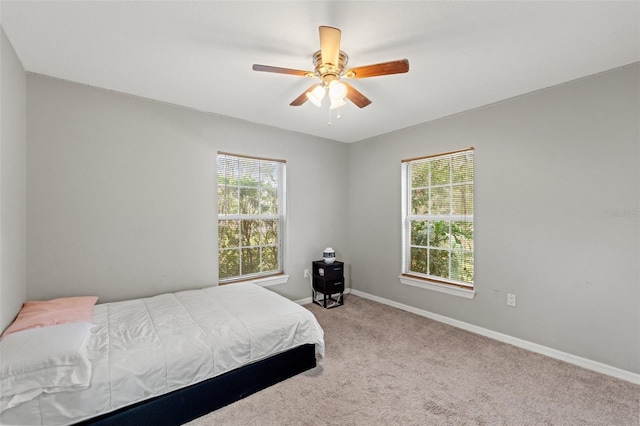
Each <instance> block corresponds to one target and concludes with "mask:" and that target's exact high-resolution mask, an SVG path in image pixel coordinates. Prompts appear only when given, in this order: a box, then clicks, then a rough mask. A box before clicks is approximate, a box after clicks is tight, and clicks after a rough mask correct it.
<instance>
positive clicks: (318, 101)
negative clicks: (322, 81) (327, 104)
mask: <svg viewBox="0 0 640 426" xmlns="http://www.w3.org/2000/svg"><path fill="white" fill-rule="evenodd" d="M324 92H325V90H324V87H322V86H316V87H315V88H314V89H313V90H312V91H310V92H307V99H309V100H310V101H311V102H312V103H313V104H314V105H315V106H320V105H322V99H324Z"/></svg>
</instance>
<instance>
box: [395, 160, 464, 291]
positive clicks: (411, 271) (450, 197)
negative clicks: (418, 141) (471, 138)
mask: <svg viewBox="0 0 640 426" xmlns="http://www.w3.org/2000/svg"><path fill="white" fill-rule="evenodd" d="M473 153H474V151H473V148H469V149H466V150H463V151H456V152H450V153H446V154H440V155H434V156H429V157H423V158H417V159H410V160H403V161H402V217H403V227H402V228H403V232H402V238H403V256H402V264H403V271H402V272H403V274H405V275H409V276H412V277H416V278H423V279H425V280H428V281H435V282H437V283H443V284H453V285H457V286H462V287H466V288H473V272H474V255H473V253H474V244H473V241H474V234H473V182H474V178H473Z"/></svg>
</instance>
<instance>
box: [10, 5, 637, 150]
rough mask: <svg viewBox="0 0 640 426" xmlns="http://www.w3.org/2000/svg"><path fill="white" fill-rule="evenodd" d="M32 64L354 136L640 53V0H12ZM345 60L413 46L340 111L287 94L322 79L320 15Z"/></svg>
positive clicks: (286, 125)
mask: <svg viewBox="0 0 640 426" xmlns="http://www.w3.org/2000/svg"><path fill="white" fill-rule="evenodd" d="M0 12H1V15H0V16H1V19H2V27H3V28H4V30H5V32H6V34H7V36H8V37H9V40H10V41H11V43H12V45H13V47H14V48H15V50H16V52H17V54H18V57H19V58H20V60H21V61H22V64H23V66H24V68H25V69H26V70H27V71H29V72H33V73H38V74H44V75H49V76H53V77H57V78H62V79H65V80H70V81H74V82H79V83H83V84H88V85H91V86H96V87H100V88H105V89H109V90H114V91H117V92H123V93H128V94H132V95H136V96H141V97H145V98H149V99H154V100H159V101H163V102H169V103H172V104H177V105H183V106H186V107H189V108H195V109H197V110H202V111H209V112H212V113H216V114H221V115H226V116H231V117H237V118H240V119H243V120H248V121H251V122H255V123H262V124H267V125H270V126H275V127H279V128H282V129H287V130H291V131H296V132H301V133H306V134H310V135H316V136H321V137H325V138H329V139H333V140H337V141H343V142H354V141H359V140H362V139H367V138H370V137H373V136H376V135H380V134H384V133H388V132H392V131H394V130H398V129H401V128H405V127H408V126H413V125H416V124H419V123H423V122H426V121H430V120H434V119H437V118H440V117H444V116H447V115H451V114H455V113H458V112H461V111H465V110H469V109H472V108H476V107H480V106H483V105H487V104H490V103H493V102H496V101H500V100H503V99H507V98H511V97H514V96H518V95H522V94H525V93H528V92H531V91H535V90H538V89H542V88H545V87H549V86H552V85H556V84H559V83H563V82H566V81H569V80H573V79H576V78H580V77H584V76H588V75H591V74H595V73H598V72H601V71H605V70H609V69H612V68H615V67H619V66H622V65H627V64H629V63H632V62H637V61H640V34H639V27H640V3H639V2H638V1H627V2H610V1H602V2H585V1H566V2H564V1H563V2H560V1H556V2H538V1H536V2H524V1H509V2H507V1H503V2H497V1H486V2H485V1H471V2H457V1H455V2H454V1H409V2H400V1H365V2H358V1H314V2H310V1H284V2H273V1H259V2H246V1H227V2H221V1H169V2H168V1H162V2H161V1H139V2H133V1H107V2H98V1H82V2H81V1H75V2H62V1H44V2H30V1H8V0H2V3H1V10H0ZM320 25H328V26H334V27H337V28H340V29H341V30H342V44H341V49H342V50H343V51H345V52H346V53H347V54H348V55H349V58H350V61H349V65H350V66H361V65H369V64H375V63H379V62H385V61H389V60H395V59H402V58H407V59H409V63H410V71H409V73H407V74H398V75H392V76H382V77H373V78H368V79H361V80H352V81H351V84H352V85H353V86H354V87H355V88H356V89H358V90H359V91H361V92H362V93H363V94H364V95H366V96H367V97H369V99H371V100H372V101H373V103H372V104H371V105H369V106H368V107H366V108H363V109H359V108H357V107H356V106H354V105H353V104H351V103H349V104H348V105H347V106H345V107H343V108H342V111H341V113H342V118H341V119H340V120H337V119H336V117H335V112H334V116H333V120H332V122H333V124H332V126H328V125H327V122H328V119H329V108H328V106H327V105H325V106H323V107H322V108H318V107H316V106H314V105H313V104H311V103H310V102H307V103H305V104H304V105H303V106H301V107H291V106H289V103H290V102H291V101H292V100H293V99H294V98H296V97H297V96H298V95H299V94H301V93H302V92H303V91H304V90H306V89H307V88H308V87H309V86H310V85H311V84H312V83H313V81H312V80H311V79H308V78H306V77H295V76H290V75H282V74H270V73H261V72H254V71H252V69H251V65H252V64H254V63H258V64H265V65H273V66H278V67H286V68H295V69H302V70H312V69H313V65H312V61H311V55H312V54H313V53H314V52H315V51H316V50H318V49H319V40H318V26H320Z"/></svg>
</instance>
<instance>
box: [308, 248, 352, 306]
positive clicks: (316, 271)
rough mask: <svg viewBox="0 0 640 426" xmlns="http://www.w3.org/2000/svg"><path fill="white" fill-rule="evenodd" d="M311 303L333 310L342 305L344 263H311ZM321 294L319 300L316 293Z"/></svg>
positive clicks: (321, 261)
mask: <svg viewBox="0 0 640 426" xmlns="http://www.w3.org/2000/svg"><path fill="white" fill-rule="evenodd" d="M311 266H312V270H313V275H312V277H313V297H312V299H313V303H315V304H316V305H320V306H322V307H323V308H327V309H328V308H335V307H337V306H342V305H344V262H338V261H335V262H333V263H325V262H324V260H315V261H313V262H312V265H311ZM318 292H320V293H322V297H321V298H319V297H318V295H317V293H318Z"/></svg>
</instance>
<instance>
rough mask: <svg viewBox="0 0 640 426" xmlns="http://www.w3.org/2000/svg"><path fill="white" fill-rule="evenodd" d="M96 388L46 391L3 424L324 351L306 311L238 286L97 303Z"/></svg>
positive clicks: (57, 420)
mask: <svg viewBox="0 0 640 426" xmlns="http://www.w3.org/2000/svg"><path fill="white" fill-rule="evenodd" d="M94 324H95V326H94V327H93V329H92V336H91V338H90V339H89V343H88V348H87V349H88V354H89V360H90V361H91V365H92V377H91V386H90V387H89V388H87V389H84V390H79V391H73V392H60V393H53V394H48V393H43V394H41V395H40V396H38V397H37V398H35V399H33V400H31V401H28V402H25V403H22V404H20V405H18V406H17V407H14V408H10V409H7V410H6V411H4V412H2V414H1V417H0V421H1V422H2V424H16V425H18V424H29V425H37V424H44V425H57V424H69V423H74V422H77V421H80V420H84V419H87V418H91V417H95V416H97V415H99V414H103V413H107V412H111V411H114V410H116V409H118V408H121V407H124V406H127V405H131V404H134V403H136V402H139V401H142V400H146V399H149V398H152V397H154V396H157V395H161V394H164V393H167V392H170V391H173V390H176V389H179V388H182V387H185V386H188V385H191V384H194V383H197V382H200V381H202V380H205V379H208V378H210V377H214V376H217V375H220V374H222V373H225V372H227V371H230V370H232V369H234V368H237V367H239V366H242V365H245V364H248V363H251V362H254V361H258V360H261V359H264V358H267V357H269V356H271V355H274V354H277V353H280V352H283V351H286V350H288V349H291V348H294V347H296V346H300V345H302V344H305V343H311V344H315V345H316V353H317V354H318V355H319V356H323V355H324V340H323V331H322V329H321V328H320V325H319V324H318V322H317V321H316V319H315V317H314V316H313V314H311V312H309V311H308V310H307V309H305V308H303V307H301V306H299V305H297V304H296V303H293V302H291V301H289V300H287V299H285V298H284V297H282V296H279V295H277V294H276V293H273V292H271V291H269V290H266V289H264V288H262V287H259V286H257V285H254V284H249V283H238V284H232V285H227V286H221V287H210V288H206V289H202V290H190V291H182V292H178V293H172V294H164V295H160V296H155V297H149V298H145V299H136V300H131V301H124V302H113V303H106V304H102V305H96V306H95V310H94Z"/></svg>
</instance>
